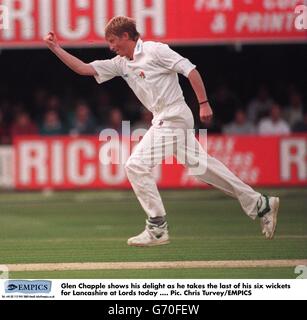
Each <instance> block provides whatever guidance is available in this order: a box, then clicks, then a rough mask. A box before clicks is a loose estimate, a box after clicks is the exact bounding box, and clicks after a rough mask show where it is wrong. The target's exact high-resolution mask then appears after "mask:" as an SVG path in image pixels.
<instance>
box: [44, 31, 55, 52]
mask: <svg viewBox="0 0 307 320" xmlns="http://www.w3.org/2000/svg"><path fill="white" fill-rule="evenodd" d="M44 41H45V42H46V44H47V46H48V47H49V48H50V49H54V48H55V47H57V46H58V39H57V37H56V35H55V33H54V32H53V31H50V32H49V33H48V34H47V35H46V37H45V38H44Z"/></svg>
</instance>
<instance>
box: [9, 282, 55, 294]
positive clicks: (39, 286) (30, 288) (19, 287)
mask: <svg viewBox="0 0 307 320" xmlns="http://www.w3.org/2000/svg"><path fill="white" fill-rule="evenodd" d="M50 291H51V281H47V280H34V281H28V280H9V281H7V282H6V283H5V293H15V292H20V293H49V292H50Z"/></svg>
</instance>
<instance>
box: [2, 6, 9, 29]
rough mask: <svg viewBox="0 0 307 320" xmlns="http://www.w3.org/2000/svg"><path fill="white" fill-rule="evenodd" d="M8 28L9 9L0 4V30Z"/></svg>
mask: <svg viewBox="0 0 307 320" xmlns="http://www.w3.org/2000/svg"><path fill="white" fill-rule="evenodd" d="M8 28H9V9H8V7H7V6H4V5H0V30H2V29H3V30H8Z"/></svg>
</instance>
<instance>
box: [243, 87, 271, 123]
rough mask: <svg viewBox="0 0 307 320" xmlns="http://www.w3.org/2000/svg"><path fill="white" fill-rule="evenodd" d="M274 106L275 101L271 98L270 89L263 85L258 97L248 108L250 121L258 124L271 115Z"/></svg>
mask: <svg viewBox="0 0 307 320" xmlns="http://www.w3.org/2000/svg"><path fill="white" fill-rule="evenodd" d="M272 104H273V100H272V98H271V97H270V94H269V90H268V88H267V87H266V86H265V85H261V86H260V88H259V90H258V93H257V96H256V97H255V98H254V99H253V100H252V101H251V102H250V103H249V104H248V106H247V115H248V120H249V121H251V122H253V123H254V124H255V123H257V122H258V121H259V119H260V118H263V117H264V116H267V115H268V114H269V111H270V108H271V106H272Z"/></svg>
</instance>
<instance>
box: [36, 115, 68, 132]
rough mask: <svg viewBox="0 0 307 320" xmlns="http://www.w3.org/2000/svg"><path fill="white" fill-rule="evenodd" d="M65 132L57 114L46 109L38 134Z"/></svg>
mask: <svg viewBox="0 0 307 320" xmlns="http://www.w3.org/2000/svg"><path fill="white" fill-rule="evenodd" d="M65 133H66V132H65V128H64V126H63V124H62V122H61V119H60V117H59V114H58V113H57V112H56V111H54V110H50V111H47V112H46V114H45V116H44V121H43V125H42V126H41V129H40V134H41V135H46V136H53V135H62V134H65Z"/></svg>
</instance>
